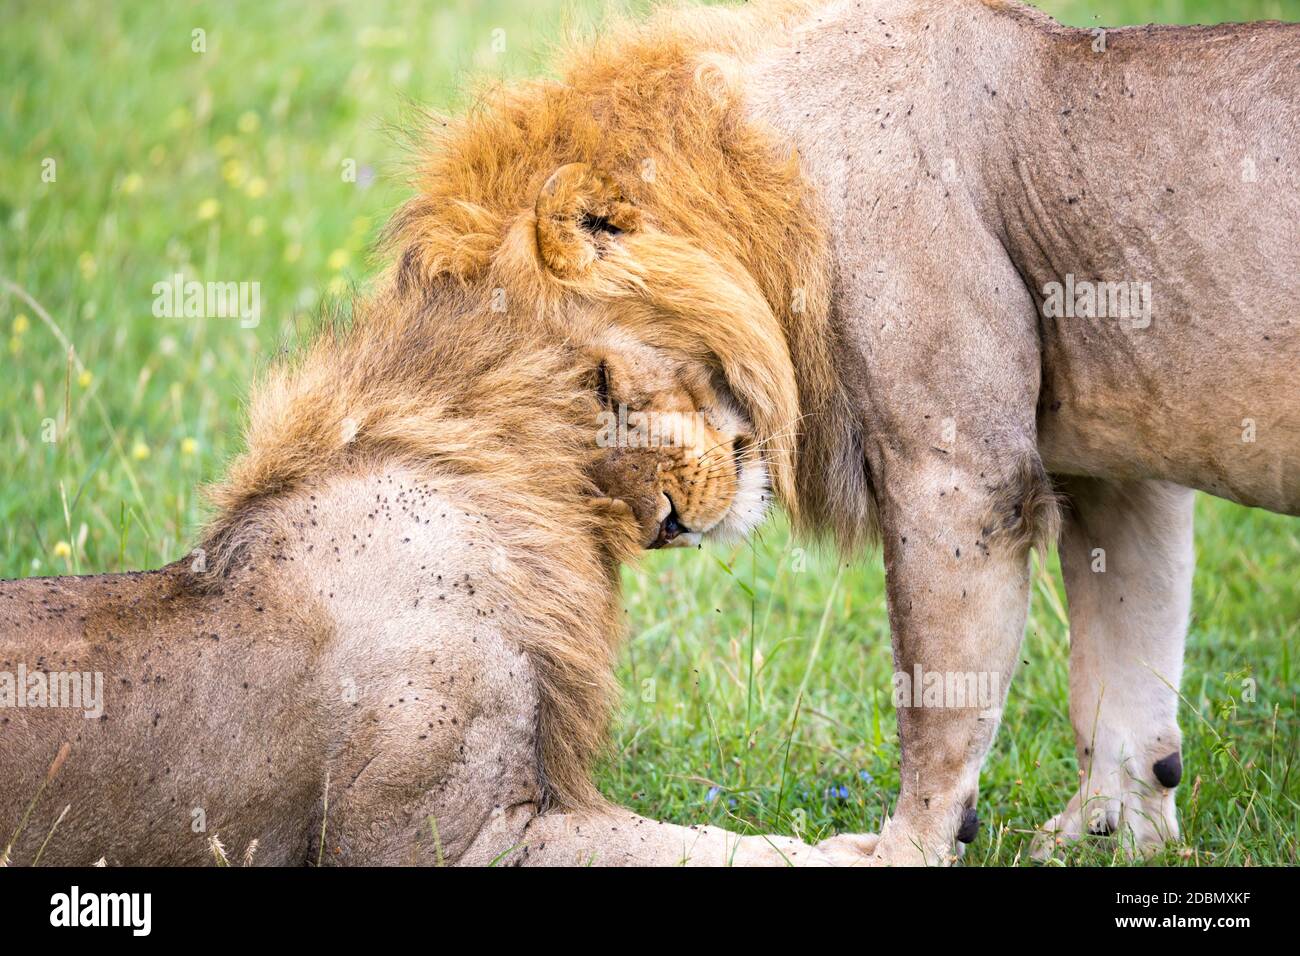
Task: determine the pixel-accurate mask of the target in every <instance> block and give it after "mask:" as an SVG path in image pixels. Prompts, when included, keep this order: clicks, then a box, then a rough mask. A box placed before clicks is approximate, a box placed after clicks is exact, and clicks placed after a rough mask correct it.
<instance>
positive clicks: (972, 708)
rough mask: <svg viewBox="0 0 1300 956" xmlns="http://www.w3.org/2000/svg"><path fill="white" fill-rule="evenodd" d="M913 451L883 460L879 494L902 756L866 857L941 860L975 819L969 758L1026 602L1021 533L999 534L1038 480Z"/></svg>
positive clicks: (990, 725)
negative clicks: (890, 805) (921, 457)
mask: <svg viewBox="0 0 1300 956" xmlns="http://www.w3.org/2000/svg"><path fill="white" fill-rule="evenodd" d="M914 461H915V460H914V459H913V460H912V461H911V462H909V461H907V460H899V461H895V462H893V463H892V465H891V467H890V468H889V470H888V476H889V480H888V482H887V483H886V487H885V489H884V493H883V494H882V495H881V519H882V528H883V532H884V547H885V574H886V583H887V588H888V596H889V611H890V623H891V627H892V632H893V643H894V663H895V675H894V703H895V706H896V707H897V710H898V728H899V736H900V739H901V744H902V759H901V766H900V774H899V776H900V792H899V797H898V804H897V807H896V808H895V811H894V814H893V816H892V818H891V819H890V820H889V821H888V823H887V824H886V825H885V827H884V829H883V830H882V832H881V836H880V841H879V844H878V845H877V846H876V848H875V853H874V860H875V861H876V862H880V863H888V864H893V865H899V864H902V865H915V864H924V865H943V864H945V863H948V862H951V861H952V859H953V852H954V841H955V840H959V841H961V842H963V843H969V842H970V841H971V840H973V839H974V838H975V836H976V834H977V832H978V829H979V822H978V821H979V817H978V810H977V806H976V802H977V797H978V794H979V772H980V767H981V765H982V763H983V760H984V757H985V754H987V752H988V749H989V746H990V745H991V743H992V741H993V736H994V734H995V732H996V731H997V727H998V722H999V720H1000V718H1001V712H1002V704H1003V701H1004V700H1005V697H1006V692H1007V688H1008V685H1009V684H1010V681H1011V675H1012V672H1013V670H1014V668H1015V662H1016V655H1017V652H1018V651H1019V648H1020V642H1021V638H1022V635H1023V633H1024V625H1025V614H1026V609H1027V605H1028V595H1029V588H1028V578H1029V575H1028V542H1027V541H1026V540H1024V537H1023V535H1020V534H1019V533H1016V534H1009V532H1010V531H1012V530H1016V531H1018V530H1019V528H1018V526H1019V524H1020V523H1022V522H1021V518H1019V517H1017V516H1022V517H1026V516H1027V517H1029V518H1032V517H1034V515H1035V514H1037V512H1035V506H1034V502H1033V500H1031V499H1033V497H1034V496H1041V494H1042V489H1041V488H1038V487H1035V486H1033V485H1032V481H1031V483H1030V484H1025V483H1024V481H1023V480H1022V479H1021V478H1020V477H1019V472H1018V471H1017V470H1016V469H1015V468H1011V469H1010V471H1009V474H1008V475H1006V476H1005V477H1004V478H1003V479H1001V480H999V479H997V478H995V477H994V476H995V475H996V472H994V471H993V470H992V467H993V466H992V465H989V466H988V467H986V468H984V469H979V470H976V471H975V472H974V474H972V473H970V471H968V470H967V469H965V468H961V467H956V468H954V467H951V466H949V465H947V464H946V462H939V463H932V464H927V465H920V466H917V465H915V463H914ZM981 474H982V475H983V477H981ZM1038 517H1042V515H1041V514H1039V515H1038ZM1008 519H1011V520H1012V521H1013V522H1015V524H1016V525H1017V528H1016V529H1011V528H1008V527H1004V525H1005V524H1006V522H1007V520H1008Z"/></svg>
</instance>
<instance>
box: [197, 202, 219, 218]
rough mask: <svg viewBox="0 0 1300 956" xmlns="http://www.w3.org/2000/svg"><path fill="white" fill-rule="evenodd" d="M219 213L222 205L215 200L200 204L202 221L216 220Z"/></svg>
mask: <svg viewBox="0 0 1300 956" xmlns="http://www.w3.org/2000/svg"><path fill="white" fill-rule="evenodd" d="M219 212H221V203H219V202H217V201H216V200H215V199H210V198H209V199H205V200H203V202H201V203H199V218H200V219H202V220H207V219H215V218H216V215H217V213H219Z"/></svg>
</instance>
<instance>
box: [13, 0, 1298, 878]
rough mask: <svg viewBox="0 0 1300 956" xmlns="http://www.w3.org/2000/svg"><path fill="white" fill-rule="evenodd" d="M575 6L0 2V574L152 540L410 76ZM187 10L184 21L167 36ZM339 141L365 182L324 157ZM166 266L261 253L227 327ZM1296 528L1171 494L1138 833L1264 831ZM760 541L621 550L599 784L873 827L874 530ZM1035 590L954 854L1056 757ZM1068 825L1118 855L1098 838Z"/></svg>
mask: <svg viewBox="0 0 1300 956" xmlns="http://www.w3.org/2000/svg"><path fill="white" fill-rule="evenodd" d="M1043 5H1044V7H1045V8H1046V9H1048V10H1049V11H1050V12H1052V13H1054V14H1056V15H1057V16H1059V17H1061V18H1062V19H1064V20H1066V21H1068V22H1071V23H1075V24H1079V25H1084V26H1089V25H1094V24H1105V25H1115V24H1120V23H1131V22H1146V21H1148V20H1163V21H1169V22H1198V21H1199V22H1212V21H1215V20H1222V19H1229V18H1232V19H1248V18H1256V17H1277V18H1282V19H1300V3H1298V2H1297V0H1258V2H1248V0H1237V2H1234V3H1232V4H1228V3H1226V2H1213V0H1203V2H1194V0H1189V2H1177V0H1163V2H1156V3H1151V4H1139V3H1137V2H1134V0H1129V2H1122V0H1107V2H1097V3H1083V2H1049V3H1044V4H1043ZM597 6H598V4H597V3H595V2H594V0H588V2H586V3H583V4H579V5H578V6H577V8H576V12H575V7H574V6H573V5H572V4H570V3H560V2H553V0H478V2H468V0H465V2H444V3H436V2H435V3H412V2H409V0H391V2H380V3H365V4H361V3H344V2H336V3H293V4H289V3H284V4H264V3H260V2H241V3H211V2H209V3H196V4H152V3H150V4H146V3H142V2H137V3H126V2H124V3H118V4H112V5H109V4H100V3H96V2H90V0H85V2H76V0H69V2H63V3H57V4H35V3H14V2H8V3H5V4H4V11H3V12H4V16H3V19H4V22H5V31H4V37H3V40H0V51H2V52H3V56H0V157H2V158H3V166H2V167H0V168H3V171H4V175H3V176H0V278H2V279H4V280H7V281H9V282H12V283H15V284H16V285H17V287H19V288H21V289H22V290H24V291H25V292H26V293H27V294H28V295H30V296H31V297H32V298H33V299H34V300H35V302H36V303H37V304H38V305H39V306H40V308H38V307H37V305H33V304H32V303H30V302H27V301H25V300H24V299H23V298H22V296H21V295H20V294H17V293H15V292H13V291H11V290H10V289H8V288H7V287H6V288H0V354H3V355H4V361H5V364H4V374H3V375H0V438H2V440H3V442H4V448H5V450H6V453H5V454H3V455H0V575H3V576H5V577H14V576H22V575H29V574H52V573H61V572H67V571H76V572H90V571H103V570H118V569H125V568H137V567H144V566H156V565H158V564H161V563H164V562H166V561H169V560H172V559H174V558H176V557H179V556H180V555H182V554H184V553H185V551H186V549H187V545H188V544H189V543H190V542H191V540H192V537H193V533H194V530H195V528H196V526H197V524H198V521H199V518H200V515H201V501H200V499H199V497H198V496H197V495H196V491H195V489H196V486H197V485H198V484H199V483H200V482H202V481H205V480H210V479H212V478H214V477H216V476H218V475H219V474H220V471H221V468H222V463H223V462H224V461H225V460H226V459H227V457H228V456H229V455H230V454H232V453H233V452H234V451H235V450H236V449H235V444H234V443H235V440H236V437H237V426H238V424H239V417H240V406H241V401H242V397H243V395H244V394H245V390H246V387H247V384H248V381H249V379H250V377H251V376H252V375H253V374H255V372H256V371H257V369H258V368H259V367H261V366H262V365H263V364H264V363H265V362H266V361H267V360H268V358H269V357H270V356H271V355H272V354H273V353H274V352H275V350H276V349H277V348H278V347H279V346H280V343H281V342H282V341H283V340H284V339H285V338H287V337H291V335H292V332H293V330H294V329H295V327H296V324H297V323H298V322H299V321H300V319H301V318H303V317H306V316H308V315H310V314H311V313H312V312H313V311H314V310H315V309H316V307H317V305H318V303H319V302H320V301H321V300H322V298H324V297H327V296H330V295H333V294H338V293H340V292H345V291H346V290H347V289H348V288H349V287H350V286H351V285H352V284H354V283H355V284H357V285H360V286H361V287H363V288H364V282H365V279H366V277H367V275H368V273H369V272H370V269H371V265H372V263H371V262H370V260H369V258H368V250H369V248H370V246H371V243H372V241H373V239H374V236H375V234H376V230H377V229H378V227H379V226H380V225H381V224H382V222H383V220H384V218H385V216H386V215H387V214H388V213H389V212H390V211H391V210H392V209H393V208H394V206H395V205H396V203H397V202H398V201H399V200H400V199H401V198H402V197H403V196H404V195H405V194H406V188H405V186H404V176H405V167H404V161H405V158H406V153H405V152H404V149H403V146H402V143H401V137H400V136H397V135H394V133H393V132H392V131H393V130H394V129H401V128H403V127H405V126H409V124H410V123H411V122H412V112H413V111H412V109H411V108H410V107H411V105H412V104H415V105H419V104H431V105H435V106H447V105H453V104H455V103H456V101H457V100H456V97H457V83H458V78H460V77H461V76H463V74H464V72H465V71H466V70H478V71H482V72H486V73H489V74H500V75H503V76H514V75H522V74H527V73H530V72H535V71H536V70H538V69H539V68H540V63H541V60H540V58H539V55H538V51H539V50H540V49H542V48H543V46H544V44H545V43H546V42H547V41H548V40H549V39H553V38H555V37H556V36H558V35H560V34H561V33H562V32H563V31H564V30H565V29H566V27H567V26H569V25H571V24H573V23H575V22H576V23H582V22H584V21H585V20H586V19H587V18H588V17H589V16H590V13H591V11H592V10H593V9H595V8H596V7H597ZM196 28H202V29H204V30H205V31H206V44H207V51H206V52H205V53H201V54H200V53H194V52H192V51H191V42H192V31H193V30H194V29H196ZM496 29H504V30H505V50H504V52H497V51H494V49H493V40H494V34H493V31H494V30H496ZM498 36H499V35H498ZM46 158H52V159H54V160H55V163H56V170H55V171H56V176H57V178H56V180H55V181H54V182H50V183H46V182H43V181H42V163H43V160H45V159H46ZM348 159H352V160H355V161H356V164H357V166H358V167H359V168H362V169H366V168H372V169H373V170H374V173H375V181H374V183H373V185H371V186H370V187H369V188H362V186H361V185H360V184H358V183H353V182H347V181H345V180H344V177H343V175H342V170H343V164H344V162H345V160H348ZM362 178H365V176H364V175H363V177H362ZM177 271H182V272H185V273H186V274H187V275H192V276H194V277H202V278H219V279H223V280H234V281H257V282H260V283H261V293H262V314H263V319H262V322H261V324H260V326H258V327H257V328H255V329H243V328H241V327H240V325H239V323H238V321H235V320H213V319H209V320H201V321H196V320H185V319H157V318H154V317H153V315H152V313H151V305H152V301H153V292H152V287H153V284H154V283H155V282H156V281H159V280H160V279H163V278H165V277H166V276H169V275H170V274H172V273H174V272H177ZM42 310H45V311H46V312H47V313H48V318H49V320H50V323H51V324H47V323H46V321H45V318H43V316H42ZM52 326H57V328H58V329H59V330H60V332H59V333H57V334H56V332H55V331H54V328H53V327H52ZM61 336H62V337H65V338H66V339H67V340H68V341H69V342H70V343H71V344H72V345H74V346H75V349H76V356H75V358H74V359H72V360H71V361H70V360H69V357H68V355H67V353H66V351H65V349H64V347H63V346H62V345H61V344H60V337H61ZM51 428H52V429H53V432H54V437H55V439H56V440H54V441H45V440H43V438H44V437H48V433H49V432H50V429H51ZM1298 535H1300V525H1297V524H1296V523H1294V522H1291V521H1288V520H1287V519H1284V518H1279V517H1276V516H1272V515H1267V514H1264V513H1260V512H1255V511H1247V510H1245V509H1241V508H1236V507H1233V506H1230V505H1227V504H1223V503H1221V502H1216V501H1211V500H1208V499H1206V500H1203V501H1201V502H1200V505H1199V511H1198V528H1197V546H1198V550H1199V554H1200V563H1199V567H1198V571H1197V578H1196V598H1195V605H1194V615H1193V621H1192V628H1191V637H1190V641H1189V650H1188V667H1187V675H1186V679H1185V682H1184V687H1183V692H1184V694H1185V696H1186V700H1187V703H1186V705H1185V707H1184V711H1183V727H1184V733H1185V745H1184V755H1185V762H1186V765H1187V768H1188V770H1187V782H1188V784H1189V785H1187V786H1184V787H1183V788H1182V790H1181V792H1180V795H1179V802H1180V805H1181V810H1182V819H1183V826H1184V840H1183V843H1182V844H1181V845H1180V846H1178V847H1173V848H1170V849H1169V850H1168V851H1167V852H1166V854H1165V855H1164V856H1163V857H1161V858H1160V859H1159V862H1162V863H1168V864H1197V863H1220V864H1232V865H1239V864H1246V863H1252V864H1267V863H1295V862H1296V855H1297V834H1298V833H1300V768H1297V767H1296V766H1295V764H1296V760H1297V719H1296V718H1297V702H1296V697H1297V691H1298V690H1300V675H1297V672H1296V666H1295V663H1294V657H1293V655H1294V651H1295V648H1296V647H1297V646H1298V645H1297V640H1296V638H1297V632H1298V631H1300V624H1297V622H1298V621H1300V588H1297V586H1296V583H1295V579H1296V567H1297V558H1298V557H1300V539H1298V537H1297V536H1298ZM793 548H794V545H792V543H791V542H790V541H789V539H788V536H787V534H786V532H785V529H784V527H783V526H781V525H779V524H773V525H771V526H769V527H768V528H767V529H766V531H765V532H764V533H763V535H762V538H761V540H760V541H758V542H756V543H755V545H754V546H753V547H752V548H750V547H745V548H740V549H737V550H736V551H734V552H731V553H723V552H716V551H715V552H710V551H705V552H703V553H698V552H688V553H681V554H679V553H668V554H655V555H651V556H649V557H648V558H647V559H646V560H645V562H644V563H643V564H642V565H641V566H640V567H639V568H637V569H634V570H631V571H629V573H628V575H627V583H628V621H629V632H630V640H629V642H628V645H627V649H626V653H625V655H624V660H623V664H622V666H621V669H620V676H621V677H622V679H623V682H624V684H625V686H626V687H627V689H628V691H627V700H626V706H625V708H624V712H623V714H622V716H621V719H620V721H619V724H618V727H617V729H616V740H615V752H614V753H613V754H612V755H611V758H610V759H609V760H608V761H607V762H606V764H605V766H604V768H603V769H602V772H601V784H602V787H603V788H604V790H605V791H606V792H607V793H608V794H609V795H610V796H611V797H613V798H615V799H617V800H620V801H622V802H624V803H626V804H628V805H629V806H632V807H634V808H635V809H637V810H639V811H641V812H642V813H645V814H648V815H651V816H656V817H662V818H666V819H671V820H675V821H679V822H684V823H695V822H701V821H704V820H711V821H715V822H720V823H726V824H728V825H730V826H733V827H736V828H741V829H751V828H753V829H757V830H763V831H768V830H778V831H782V832H796V831H798V832H802V833H803V834H805V835H806V836H809V837H812V838H815V837H817V836H819V835H821V834H823V833H825V832H828V831H829V830H831V829H836V830H849V831H860V830H876V829H878V828H879V825H880V822H881V819H882V817H883V815H884V814H885V812H886V809H887V807H888V806H889V804H890V802H891V800H892V799H893V796H894V794H895V793H896V792H897V786H898V780H897V757H898V746H897V740H896V729H895V722H894V715H893V710H892V708H891V706H890V703H889V686H890V685H889V676H890V674H891V672H892V662H891V658H890V650H889V638H888V628H887V624H886V615H885V606H884V597H883V590H882V576H881V570H880V565H879V559H878V558H872V559H870V560H868V561H866V562H865V563H864V564H862V565H860V566H856V567H851V568H837V566H836V564H835V562H834V561H833V560H831V559H829V558H827V557H825V556H821V555H817V554H810V553H805V552H799V551H795V550H793ZM1063 603H1064V598H1063V591H1062V588H1061V584H1060V578H1059V574H1058V572H1057V569H1056V564H1055V560H1054V559H1053V560H1052V561H1051V562H1049V564H1048V565H1047V567H1046V568H1045V569H1044V570H1042V571H1040V572H1039V573H1038V574H1037V576H1036V578H1035V596H1034V603H1033V608H1032V610H1031V615H1030V626H1029V633H1028V637H1027V639H1026V642H1025V646H1024V652H1023V654H1022V659H1023V660H1024V661H1025V662H1026V663H1025V664H1023V665H1022V667H1021V670H1020V673H1019V675H1018V676H1017V679H1016V682H1015V684H1014V686H1013V687H1012V690H1011V695H1010V700H1009V702H1008V706H1007V709H1006V714H1005V719H1004V723H1003V728H1002V732H1001V734H1000V735H999V737H998V741H997V743H996V745H995V747H994V750H993V753H992V755H991V757H990V759H989V762H988V766H987V768H986V771H985V774H984V778H983V792H982V795H981V816H982V817H983V819H984V821H985V823H986V827H985V830H984V832H983V834H982V835H981V838H980V840H979V841H978V842H977V843H976V844H974V845H973V846H972V848H971V850H970V851H969V853H968V855H967V861H968V862H974V863H997V864H1008V863H1013V862H1016V861H1019V860H1022V859H1023V856H1024V852H1025V850H1026V847H1027V836H1026V830H1028V829H1029V828H1030V827H1032V826H1033V825H1035V824H1037V823H1040V822H1041V821H1043V820H1045V819H1046V818H1047V817H1049V816H1051V815H1052V814H1053V813H1055V812H1057V811H1058V810H1059V809H1060V807H1061V805H1062V804H1063V802H1064V800H1065V799H1066V796H1067V794H1068V791H1069V788H1070V786H1071V784H1072V781H1073V780H1074V773H1075V768H1074V756H1073V743H1072V740H1071V733H1070V729H1069V722H1068V718H1067V666H1066V661H1067V642H1066V631H1067V628H1066V623H1065V620H1064V617H1063V615H1062V613H1061V608H1062V606H1063ZM1246 678H1250V679H1252V680H1253V681H1254V682H1255V685H1256V687H1257V694H1256V695H1255V699H1254V700H1253V701H1252V700H1244V699H1242V698H1243V695H1242V686H1243V685H1242V681H1243V680H1244V679H1246ZM1069 858H1070V859H1071V860H1074V861H1076V862H1091V863H1112V862H1113V863H1120V862H1123V861H1122V860H1120V859H1117V858H1115V857H1114V856H1113V854H1112V852H1111V849H1110V844H1109V843H1108V842H1107V841H1104V840H1097V841H1096V842H1095V843H1094V844H1092V845H1089V846H1085V847H1082V848H1080V849H1079V850H1078V851H1076V852H1074V853H1072V854H1071V855H1070V857H1069Z"/></svg>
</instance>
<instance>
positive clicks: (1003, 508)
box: [987, 452, 1061, 552]
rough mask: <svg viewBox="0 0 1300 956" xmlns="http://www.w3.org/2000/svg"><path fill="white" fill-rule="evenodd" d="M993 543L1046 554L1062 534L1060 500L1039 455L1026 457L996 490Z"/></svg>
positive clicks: (991, 524) (990, 525) (991, 519)
mask: <svg viewBox="0 0 1300 956" xmlns="http://www.w3.org/2000/svg"><path fill="white" fill-rule="evenodd" d="M987 526H988V530H989V533H988V539H989V541H990V542H997V543H998V544H1000V545H1002V546H1004V547H1007V548H1010V549H1011V550H1013V551H1024V550H1028V549H1029V548H1037V549H1038V550H1039V551H1040V552H1045V551H1046V550H1047V548H1048V546H1049V545H1051V544H1053V543H1055V541H1056V538H1057V535H1058V534H1060V531H1061V503H1060V497H1059V496H1058V495H1057V494H1056V491H1055V490H1054V489H1053V488H1052V480H1051V479H1050V478H1048V477H1047V472H1046V471H1045V470H1044V468H1043V462H1042V460H1041V459H1040V458H1039V457H1038V455H1037V454H1036V453H1032V452H1031V453H1027V454H1025V455H1023V456H1022V457H1021V458H1020V460H1019V461H1018V462H1017V463H1016V467H1015V470H1014V471H1013V472H1012V473H1011V475H1010V476H1009V477H1008V478H1007V479H1006V480H1005V481H1004V482H1003V483H1002V484H1001V485H1000V486H998V487H997V488H996V489H995V490H994V498H993V507H992V513H991V514H990V516H989V519H988V522H987Z"/></svg>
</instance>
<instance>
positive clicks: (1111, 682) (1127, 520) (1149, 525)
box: [1033, 478, 1194, 859]
mask: <svg viewBox="0 0 1300 956" xmlns="http://www.w3.org/2000/svg"><path fill="white" fill-rule="evenodd" d="M1065 490H1066V491H1067V493H1068V495H1069V498H1070V505H1069V509H1068V513H1067V517H1066V520H1065V524H1064V528H1063V531H1062V534H1061V570H1062V574H1063V576H1064V578H1065V590H1066V596H1067V597H1068V598H1069V602H1070V722H1071V723H1072V724H1073V725H1074V735H1075V747H1076V750H1077V753H1078V758H1079V779H1078V782H1077V786H1076V788H1075V792H1074V795H1073V797H1072V798H1071V799H1070V802H1069V805H1068V806H1067V807H1066V808H1065V810H1063V811H1062V812H1061V813H1059V814H1057V815H1056V816H1055V817H1053V818H1052V819H1051V820H1049V821H1048V822H1047V824H1046V825H1045V826H1044V827H1043V833H1042V834H1041V835H1040V836H1039V837H1038V838H1037V839H1036V840H1035V843H1034V849H1033V853H1034V856H1035V857H1037V858H1039V859H1044V858H1046V857H1048V856H1050V855H1051V853H1052V851H1053V850H1054V849H1055V848H1056V847H1057V845H1059V844H1060V843H1063V842H1068V841H1074V840H1078V839H1080V838H1082V837H1084V836H1085V835H1087V834H1090V833H1091V834H1095V835H1109V834H1116V835H1117V836H1118V837H1119V839H1120V841H1121V843H1122V844H1123V846H1124V848H1125V849H1126V850H1128V851H1130V852H1132V851H1144V850H1148V849H1153V848H1155V847H1158V846H1160V845H1161V844H1162V843H1163V842H1164V841H1165V840H1169V839H1175V838H1177V836H1178V820H1177V817H1176V815H1175V808H1174V788H1175V787H1176V786H1177V784H1178V782H1179V779H1180V777H1181V775H1182V757H1181V750H1180V746H1181V735H1180V732H1179V729H1178V718H1177V712H1178V690H1177V688H1178V683H1179V679H1180V677H1181V674H1182V669H1183V641H1184V637H1185V635H1186V631H1187V616H1188V611H1189V608H1190V605H1191V585H1192V570H1193V564H1194V560H1193V553H1192V504H1193V495H1192V492H1191V491H1189V490H1188V489H1186V488H1180V487H1178V486H1175V485H1169V484H1165V483H1163V482H1154V481H1139V482H1126V483H1112V482H1106V481H1100V480H1094V479H1079V478H1073V479H1070V481H1069V483H1068V484H1067V485H1066V486H1065Z"/></svg>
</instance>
